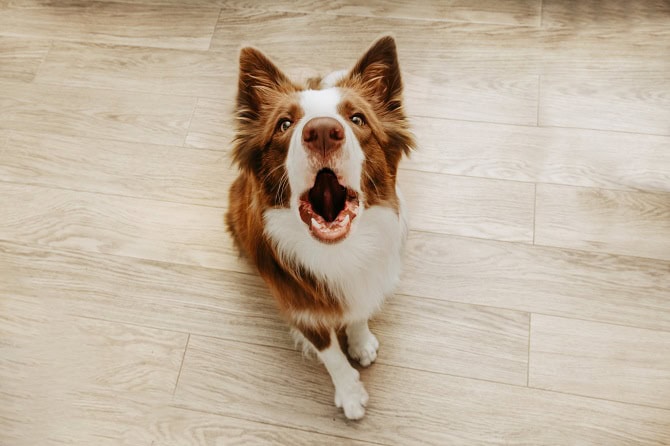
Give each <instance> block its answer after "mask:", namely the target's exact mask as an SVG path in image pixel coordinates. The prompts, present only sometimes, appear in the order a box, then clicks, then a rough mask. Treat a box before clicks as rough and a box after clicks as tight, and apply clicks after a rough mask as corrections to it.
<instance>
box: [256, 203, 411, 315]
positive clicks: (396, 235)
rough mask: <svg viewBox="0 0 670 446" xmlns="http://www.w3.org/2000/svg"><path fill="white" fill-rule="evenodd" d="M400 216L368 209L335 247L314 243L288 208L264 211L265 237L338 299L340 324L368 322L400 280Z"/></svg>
mask: <svg viewBox="0 0 670 446" xmlns="http://www.w3.org/2000/svg"><path fill="white" fill-rule="evenodd" d="M400 203H401V204H400V213H399V214H400V215H398V214H396V213H395V211H394V210H393V209H390V208H387V207H381V206H372V207H370V208H368V209H365V210H364V211H363V212H361V214H360V215H359V216H358V217H357V218H356V220H354V222H355V227H352V231H351V233H350V234H349V236H348V237H347V238H346V239H344V240H342V241H341V242H339V243H336V244H325V243H322V242H319V241H318V240H316V239H314V238H313V237H312V236H311V235H310V234H309V231H308V229H307V227H306V226H305V224H304V223H303V222H302V221H301V220H300V218H299V217H298V218H297V217H296V214H295V211H294V210H292V209H272V210H269V211H266V212H265V215H264V218H265V232H266V235H267V236H268V237H269V238H270V239H271V240H272V241H273V242H274V243H275V246H276V249H277V251H278V253H279V254H280V255H281V256H283V257H284V259H285V260H287V261H290V262H297V263H299V264H300V265H302V266H304V267H305V268H307V269H308V270H309V271H310V272H311V273H313V274H314V276H315V277H316V278H317V279H319V280H323V281H325V282H326V283H327V284H328V286H329V287H330V288H331V289H332V290H333V291H334V292H336V293H337V294H338V295H339V296H342V299H343V300H344V302H343V303H344V304H345V307H346V310H345V315H344V317H345V321H343V322H352V321H359V320H364V319H367V318H369V317H370V316H371V315H372V314H373V313H374V312H375V311H377V310H378V309H379V307H380V306H381V304H382V302H383V301H384V298H385V297H386V296H388V295H390V294H391V293H392V292H393V290H394V288H395V286H396V284H397V281H398V278H399V275H400V269H401V265H402V262H401V260H402V251H403V247H404V244H405V239H406V237H407V222H406V217H405V214H404V206H403V204H402V199H401V200H400Z"/></svg>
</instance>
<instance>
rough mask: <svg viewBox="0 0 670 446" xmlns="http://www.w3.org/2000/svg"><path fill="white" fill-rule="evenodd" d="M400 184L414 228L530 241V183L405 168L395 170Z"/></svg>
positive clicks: (531, 239) (531, 205) (531, 235)
mask: <svg viewBox="0 0 670 446" xmlns="http://www.w3.org/2000/svg"><path fill="white" fill-rule="evenodd" d="M398 184H399V187H400V189H401V191H402V193H403V195H404V196H405V200H406V202H407V207H408V209H409V213H410V227H411V228H412V229H416V230H421V231H431V232H439V233H443V234H454V235H462V236H468V237H478V238H492V239H497V240H507V241H519V242H525V243H531V242H532V241H533V206H534V198H535V187H534V185H533V184H529V183H519V182H512V181H501V180H489V179H481V178H465V177H457V176H448V175H438V174H432V173H426V172H419V171H409V170H400V171H399V172H398Z"/></svg>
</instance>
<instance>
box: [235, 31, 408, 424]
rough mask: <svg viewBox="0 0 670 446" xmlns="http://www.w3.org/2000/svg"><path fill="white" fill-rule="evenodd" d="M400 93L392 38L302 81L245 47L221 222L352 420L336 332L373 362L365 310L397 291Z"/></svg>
mask: <svg viewBox="0 0 670 446" xmlns="http://www.w3.org/2000/svg"><path fill="white" fill-rule="evenodd" d="M401 96H402V81H401V77H400V70H399V66H398V58H397V54H396V47H395V42H394V40H393V38H391V37H383V38H381V39H379V40H378V41H376V42H375V43H374V44H373V45H372V46H371V47H370V49H369V50H368V51H367V52H366V53H365V54H364V55H363V57H361V58H360V60H359V61H358V62H357V63H356V65H355V66H354V68H353V69H352V70H351V71H349V72H344V71H342V72H336V73H332V74H331V75H329V76H326V77H325V78H323V79H312V80H309V81H308V82H307V85H304V86H303V85H298V84H296V83H294V82H292V81H291V80H289V79H288V78H287V77H286V76H285V75H284V74H283V73H282V72H281V71H280V70H279V68H277V67H276V66H275V65H274V64H273V63H272V62H271V61H270V60H269V59H268V58H267V57H266V56H264V55H263V54H262V53H261V52H260V51H258V50H256V49H254V48H244V49H242V51H241V54H240V76H239V91H238V95H237V108H236V115H237V134H236V139H235V146H234V149H233V159H234V161H235V163H236V164H237V165H238V166H239V168H240V174H239V177H238V178H237V180H236V181H235V183H234V184H233V186H232V187H231V190H230V207H229V211H228V213H227V215H226V223H227V225H228V228H229V230H230V232H231V233H232V234H233V236H234V238H235V241H236V243H237V245H238V247H239V248H240V249H241V251H242V252H244V253H245V254H246V255H247V256H248V257H249V258H250V259H251V260H252V261H253V263H254V264H255V265H256V267H257V268H258V271H259V273H260V275H261V276H262V277H263V279H264V280H265V281H266V282H267V284H268V285H269V287H270V290H271V292H272V294H273V296H274V297H275V298H276V300H277V302H278V305H279V308H280V310H281V312H282V313H283V315H284V316H285V317H286V318H287V319H288V321H289V323H290V324H291V326H292V327H293V333H294V335H295V336H296V338H297V339H298V340H299V341H301V342H302V343H303V346H304V347H305V348H307V349H309V350H311V351H314V352H315V353H316V355H317V356H318V358H319V359H320V360H321V361H322V362H323V363H324V365H325V366H326V369H327V370H328V373H329V374H330V376H331V378H332V380H333V384H334V385H335V405H336V406H337V407H341V408H342V409H343V410H344V414H345V416H346V417H347V418H350V419H359V418H361V417H362V416H363V415H364V414H365V405H366V403H367V401H368V395H367V393H366V391H365V388H364V387H363V385H362V384H361V382H360V380H359V373H358V371H357V370H356V369H354V368H353V367H352V366H351V364H350V363H349V361H348V359H347V357H346V356H345V355H344V353H343V351H342V349H341V347H340V344H339V341H338V333H341V332H344V333H346V335H347V339H348V341H347V343H348V352H349V355H350V356H351V357H352V358H354V359H355V360H357V361H358V362H359V363H360V364H361V365H362V366H363V367H365V366H368V365H370V364H371V363H372V362H373V361H374V360H375V359H376V357H377V348H378V347H379V342H378V341H377V339H376V338H375V336H374V335H373V334H372V333H371V332H370V330H369V328H368V319H369V318H370V316H371V315H372V314H373V313H375V311H377V310H378V309H379V308H380V306H381V304H382V302H383V301H384V298H385V297H386V296H388V295H390V294H391V293H392V292H393V289H394V287H395V284H396V282H397V280H398V276H399V273H400V267H401V252H402V248H403V245H404V241H405V238H406V233H407V225H406V220H405V214H404V209H403V203H402V199H401V197H400V194H399V192H398V190H397V189H396V172H397V169H398V163H399V161H400V158H401V157H402V155H403V154H407V153H408V152H409V151H410V150H411V148H412V147H413V144H414V142H413V138H412V135H411V133H410V131H409V128H408V122H407V119H406V117H405V114H404V112H403V107H402V102H401Z"/></svg>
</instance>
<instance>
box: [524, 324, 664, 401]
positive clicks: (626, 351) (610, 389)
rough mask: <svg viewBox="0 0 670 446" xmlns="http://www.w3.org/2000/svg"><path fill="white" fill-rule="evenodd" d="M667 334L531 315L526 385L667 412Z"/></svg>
mask: <svg viewBox="0 0 670 446" xmlns="http://www.w3.org/2000/svg"><path fill="white" fill-rule="evenodd" d="M668 352H670V333H668V332H660V331H652V330H642V329H639V328H630V327H619V326H614V325H606V324H598V323H594V322H585V321H577V320H574V319H564V318H557V317H550V316H541V315H533V317H532V323H531V344H530V377H529V385H530V386H531V387H538V388H543V389H551V390H558V391H561V392H566V393H573V394H578V395H588V396H594V397H598V398H605V399H609V400H616V401H625V402H629V403H636V404H644V405H647V406H655V407H661V408H664V409H669V408H670V388H669V387H668V385H667V383H668V382H669V381H670V354H668Z"/></svg>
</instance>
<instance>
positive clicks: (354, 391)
mask: <svg viewBox="0 0 670 446" xmlns="http://www.w3.org/2000/svg"><path fill="white" fill-rule="evenodd" d="M367 403H368V392H366V391H365V387H363V383H361V382H360V381H359V380H358V378H357V379H356V380H355V381H352V382H351V383H350V384H349V385H346V386H341V387H340V388H336V389H335V406H337V407H341V408H342V410H344V416H345V417H347V418H348V419H350V420H360V419H361V418H363V415H365V405H366V404H367Z"/></svg>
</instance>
